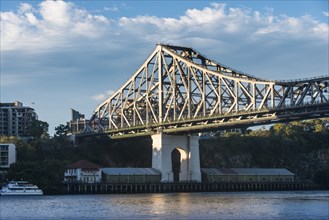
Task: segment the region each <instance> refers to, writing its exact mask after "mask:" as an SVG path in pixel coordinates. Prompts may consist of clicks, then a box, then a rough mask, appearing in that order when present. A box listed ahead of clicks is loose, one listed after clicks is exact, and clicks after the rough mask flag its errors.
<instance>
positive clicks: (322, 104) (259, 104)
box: [85, 44, 329, 138]
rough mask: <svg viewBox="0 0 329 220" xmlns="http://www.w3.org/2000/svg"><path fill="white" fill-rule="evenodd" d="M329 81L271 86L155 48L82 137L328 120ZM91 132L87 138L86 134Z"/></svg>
mask: <svg viewBox="0 0 329 220" xmlns="http://www.w3.org/2000/svg"><path fill="white" fill-rule="evenodd" d="M328 87H329V75H328V74H327V75H325V76H319V77H315V78H310V79H301V80H291V81H273V80H265V79H261V78H259V77H255V76H252V75H249V74H246V73H243V72H241V71H238V70H235V69H233V68H230V67H228V66H225V65H223V64H221V63H218V62H216V61H214V60H211V59H209V58H207V57H206V56H205V55H203V54H201V53H200V52H198V51H196V50H194V49H193V48H189V47H181V46H172V45H164V44H158V45H157V46H156V48H155V50H154V51H153V52H152V53H151V55H150V56H149V57H148V58H147V59H146V61H145V62H144V63H143V64H142V65H141V66H140V68H139V69H138V70H137V71H136V72H135V73H134V74H133V76H132V77H131V78H130V79H129V80H128V81H127V82H126V83H125V84H124V85H123V86H122V87H121V88H119V89H118V90H117V91H116V92H115V93H114V94H113V95H111V96H110V97H109V98H108V99H107V100H105V101H104V102H103V103H102V104H100V105H99V106H98V107H97V108H96V110H95V111H94V113H93V115H92V117H91V119H90V123H89V125H88V127H87V129H86V130H85V135H88V134H95V133H105V134H108V135H109V136H111V138H128V137H134V136H145V135H152V134H156V133H159V132H160V133H164V134H190V133H198V132H204V131H211V130H218V129H221V128H224V129H225V128H229V127H249V126H253V125H262V124H271V123H276V122H286V121H294V120H303V119H308V118H318V117H326V116H329V88H328ZM90 132H91V133H90Z"/></svg>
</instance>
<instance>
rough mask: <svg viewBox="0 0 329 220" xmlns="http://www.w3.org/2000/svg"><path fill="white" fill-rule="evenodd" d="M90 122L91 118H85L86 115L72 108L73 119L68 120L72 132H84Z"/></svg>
mask: <svg viewBox="0 0 329 220" xmlns="http://www.w3.org/2000/svg"><path fill="white" fill-rule="evenodd" d="M88 122H89V120H87V119H85V115H83V114H81V113H80V112H78V111H76V110H74V109H71V120H70V121H69V122H67V126H68V127H69V131H70V133H72V134H74V133H80V132H82V131H83V130H84V129H85V128H86V125H87V124H88Z"/></svg>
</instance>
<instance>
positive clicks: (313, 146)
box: [0, 119, 329, 192]
mask: <svg viewBox="0 0 329 220" xmlns="http://www.w3.org/2000/svg"><path fill="white" fill-rule="evenodd" d="M327 122H328V119H315V120H307V121H298V122H291V123H285V124H275V125H273V126H271V127H270V128H269V129H265V128H260V129H257V130H247V132H245V133H234V132H226V133H224V135H216V134H215V135H212V136H207V137H206V138H201V139H200V141H199V143H200V162H201V167H205V168H206V167H212V168H222V167H226V168H233V167H240V168H242V167H260V168H275V167H276V168H287V169H289V170H290V171H292V172H294V173H295V174H296V175H297V176H298V177H299V178H300V179H302V180H311V181H314V182H317V183H320V184H329V144H328V134H329V133H328V124H327ZM34 125H35V127H34V128H33V129H32V130H31V136H32V137H33V138H32V139H30V140H28V141H23V140H22V139H20V138H17V137H8V136H0V142H1V143H14V144H15V145H16V147H17V149H16V151H17V162H16V163H15V164H13V165H11V166H10V168H9V170H8V172H7V173H6V175H2V176H0V181H2V182H4V181H6V180H20V179H22V180H27V181H29V182H32V183H34V184H37V185H38V186H40V187H41V188H42V189H44V190H46V191H47V190H48V191H49V192H51V191H56V190H58V189H59V188H60V187H61V184H62V182H63V179H64V172H65V168H66V166H67V165H68V164H70V163H73V162H76V161H78V160H81V159H85V160H89V161H91V162H93V163H96V164H98V165H100V166H103V167H151V166H152V140H151V138H135V139H128V140H112V139H110V138H109V137H107V136H98V137H87V138H85V139H82V140H80V141H79V142H78V143H73V142H72V141H70V140H69V139H68V138H67V134H68V128H67V127H66V126H64V125H60V126H58V127H56V129H55V131H56V133H55V134H54V137H50V136H49V134H48V130H47V129H48V124H47V123H45V122H36V123H35V124H34Z"/></svg>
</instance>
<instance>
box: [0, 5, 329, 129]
mask: <svg viewBox="0 0 329 220" xmlns="http://www.w3.org/2000/svg"><path fill="white" fill-rule="evenodd" d="M79 4H80V3H79V1H71V2H67V1H44V2H41V3H40V4H39V5H37V6H35V7H34V6H32V5H30V4H26V3H24V4H21V6H20V8H19V9H18V10H17V11H1V14H0V22H1V41H0V44H1V45H0V51H1V96H2V99H4V100H7V101H8V102H9V101H12V100H11V99H13V100H16V99H20V97H26V100H27V101H26V102H30V101H29V99H31V97H33V99H36V98H35V97H39V98H40V99H42V98H43V100H42V102H45V104H44V106H47V105H49V106H53V105H55V102H54V100H61V103H60V104H59V105H60V106H65V107H66V108H67V109H69V108H71V107H72V105H74V106H76V107H75V108H76V109H78V110H79V111H81V112H84V113H86V114H87V115H88V113H91V112H92V109H95V108H96V107H97V106H94V105H95V102H101V101H103V100H105V99H106V98H108V97H109V96H110V94H111V93H113V91H115V90H116V89H118V88H120V86H121V85H123V84H124V83H125V81H126V80H127V79H129V78H130V77H131V75H132V74H133V73H134V71H136V70H137V69H138V68H139V66H140V65H141V64H142V63H143V62H144V61H145V59H146V58H147V57H148V56H149V55H150V53H151V52H152V50H153V49H154V48H155V44H156V43H158V42H161V43H168V44H174V45H182V46H188V47H193V48H195V49H196V50H198V51H200V52H201V53H203V54H205V55H206V56H207V57H209V58H210V59H214V60H216V61H218V62H220V63H223V64H226V65H228V66H232V67H233V68H235V69H238V70H241V71H243V72H247V73H249V74H252V75H256V76H259V77H262V78H267V79H293V78H299V77H300V78H304V77H313V76H317V75H324V74H328V49H327V48H328V34H329V30H328V24H327V23H324V22H321V21H319V20H316V19H315V18H313V17H312V16H310V15H305V16H301V17H292V16H289V15H277V14H275V12H274V10H272V9H267V10H266V11H265V12H264V11H255V10H252V9H250V8H241V7H238V8H232V7H228V5H229V3H228V4H227V5H225V4H221V3H212V4H210V5H209V6H208V7H204V8H190V9H187V10H186V11H185V12H184V13H182V14H181V15H180V16H178V17H170V16H168V17H160V16H145V15H139V16H134V17H131V16H130V15H129V14H124V10H122V12H121V11H120V13H122V14H123V15H124V16H122V17H121V18H118V19H114V18H113V17H111V16H112V15H113V14H115V15H116V16H117V15H118V14H117V13H109V11H110V8H111V7H108V10H109V11H107V12H106V13H105V12H104V10H107V9H105V8H103V9H104V10H103V11H102V12H99V11H98V12H95V11H89V10H87V9H85V8H82V7H81V6H80V5H79ZM127 4H129V2H128V3H127ZM150 4H151V3H150ZM122 7H129V5H127V6H126V5H125V4H124V3H118V4H117V8H118V9H120V10H121V8H122ZM112 9H113V10H114V11H115V10H116V9H115V7H114V8H112ZM162 10H169V8H167V9H166V8H164V9H162ZM128 11H129V10H128ZM102 13H105V14H107V16H108V17H106V16H105V15H104V14H102ZM153 14H156V12H154V13H153ZM323 14H324V15H325V16H327V15H328V12H324V13H323ZM18 84H19V85H18ZM18 86H19V89H17V87H18ZM31 88H32V89H31ZM109 88H111V89H113V91H112V90H109V91H106V92H103V93H98V92H99V91H105V90H107V89H109ZM36 90H38V92H36ZM22 91H24V92H22ZM93 94H96V95H94V96H93ZM50 97H52V99H51V98H50ZM55 97H56V98H55ZM86 97H89V99H90V100H94V101H93V102H89V101H88V100H87V99H88V98H86ZM49 100H51V101H52V102H53V103H50V104H48V103H47V104H46V102H49ZM21 101H23V102H25V101H24V100H21ZM37 101H38V100H37ZM38 102H41V100H39V101H38ZM79 106H85V108H81V109H80V108H79ZM45 108H46V107H45ZM53 109H57V107H56V108H55V107H54V108H53ZM53 109H44V111H43V112H45V114H44V115H48V114H47V111H53ZM62 112H65V111H64V110H63V111H62ZM41 120H48V119H47V118H44V119H43V118H41ZM51 120H53V119H51ZM64 122H65V119H63V121H57V122H56V123H54V125H58V124H60V123H64Z"/></svg>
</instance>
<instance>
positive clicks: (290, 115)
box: [79, 104, 329, 139]
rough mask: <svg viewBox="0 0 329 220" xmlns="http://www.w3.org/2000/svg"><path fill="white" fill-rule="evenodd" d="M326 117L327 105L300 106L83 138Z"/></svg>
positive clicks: (239, 126) (328, 108)
mask: <svg viewBox="0 0 329 220" xmlns="http://www.w3.org/2000/svg"><path fill="white" fill-rule="evenodd" d="M323 117H329V105H328V104H316V105H308V106H299V107H294V108H281V109H269V110H263V111H254V112H252V111H250V112H243V111H241V112H238V113H236V114H221V115H214V116H211V117H200V118H194V119H186V120H183V121H179V122H166V123H162V124H149V125H147V126H135V127H127V128H120V129H111V130H105V131H103V132H101V133H82V134H79V136H80V137H83V136H93V135H99V134H102V135H104V134H106V135H109V136H110V137H111V139H121V138H129V137H141V136H150V135H153V134H156V133H159V132H161V133H164V134H182V133H200V132H209V131H216V130H221V129H230V128H247V127H251V126H259V125H267V124H274V123H284V122H291V121H298V120H306V119H314V118H323Z"/></svg>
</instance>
